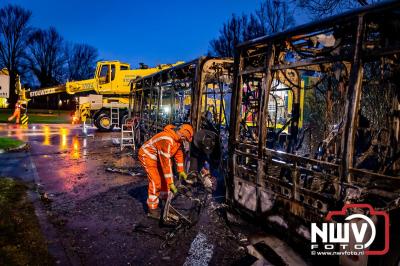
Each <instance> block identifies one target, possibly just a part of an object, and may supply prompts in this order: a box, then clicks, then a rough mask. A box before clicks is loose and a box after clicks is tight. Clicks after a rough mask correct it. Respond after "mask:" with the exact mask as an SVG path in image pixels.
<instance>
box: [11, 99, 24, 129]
mask: <svg viewBox="0 0 400 266" xmlns="http://www.w3.org/2000/svg"><path fill="white" fill-rule="evenodd" d="M21 109H25V108H24V107H23V106H22V105H21V104H20V103H19V102H17V103H16V104H15V110H14V114H13V115H12V116H10V117H9V118H8V121H11V120H13V119H14V118H16V120H15V123H16V124H19V119H20V118H21Z"/></svg>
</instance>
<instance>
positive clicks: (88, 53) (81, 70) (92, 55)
mask: <svg viewBox="0 0 400 266" xmlns="http://www.w3.org/2000/svg"><path fill="white" fill-rule="evenodd" d="M65 54H66V60H67V75H68V76H67V78H68V80H83V79H89V78H92V77H93V73H94V71H95V69H96V61H97V57H98V54H99V53H98V51H97V49H96V48H94V47H93V46H90V45H87V44H74V45H67V47H66V52H65Z"/></svg>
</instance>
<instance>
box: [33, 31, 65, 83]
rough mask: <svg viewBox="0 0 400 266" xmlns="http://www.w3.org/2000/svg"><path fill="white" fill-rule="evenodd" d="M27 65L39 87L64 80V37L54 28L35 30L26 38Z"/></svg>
mask: <svg viewBox="0 0 400 266" xmlns="http://www.w3.org/2000/svg"><path fill="white" fill-rule="evenodd" d="M28 51H29V54H28V57H27V59H28V67H29V69H30V70H31V71H32V73H33V75H34V76H35V77H36V78H37V80H38V81H39V83H40V86H41V87H47V86H53V85H57V84H60V83H63V81H64V76H65V75H64V66H65V56H64V39H63V38H62V37H61V35H60V34H59V33H58V32H57V31H56V29H55V28H52V27H51V28H49V29H48V30H41V29H38V30H35V31H33V32H32V34H31V35H30V37H29V40H28Z"/></svg>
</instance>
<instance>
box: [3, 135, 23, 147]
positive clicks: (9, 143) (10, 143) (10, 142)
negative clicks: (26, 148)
mask: <svg viewBox="0 0 400 266" xmlns="http://www.w3.org/2000/svg"><path fill="white" fill-rule="evenodd" d="M23 143H24V142H22V141H20V140H16V139H12V138H6V137H0V150H7V149H14V148H17V147H19V146H21V145H22V144H23Z"/></svg>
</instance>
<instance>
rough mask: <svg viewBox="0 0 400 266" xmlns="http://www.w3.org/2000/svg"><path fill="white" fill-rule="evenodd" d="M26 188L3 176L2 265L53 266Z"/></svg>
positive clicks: (0, 215) (0, 181)
mask: <svg viewBox="0 0 400 266" xmlns="http://www.w3.org/2000/svg"><path fill="white" fill-rule="evenodd" d="M26 191H27V187H26V186H25V185H24V184H23V183H21V182H19V181H15V180H13V179H10V178H1V177H0V265H53V264H54V261H53V258H52V257H51V256H50V254H49V253H48V250H47V244H46V241H45V239H44V237H43V235H42V233H41V231H40V227H39V223H38V220H37V218H36V215H35V211H34V208H33V205H32V203H31V202H30V201H29V200H28V198H27V193H26Z"/></svg>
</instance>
